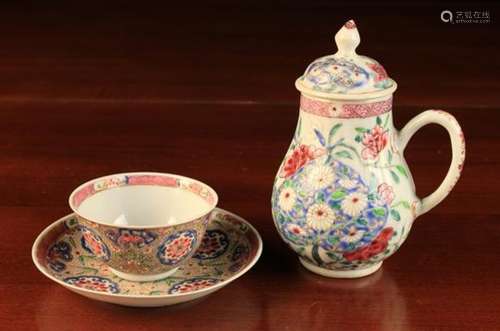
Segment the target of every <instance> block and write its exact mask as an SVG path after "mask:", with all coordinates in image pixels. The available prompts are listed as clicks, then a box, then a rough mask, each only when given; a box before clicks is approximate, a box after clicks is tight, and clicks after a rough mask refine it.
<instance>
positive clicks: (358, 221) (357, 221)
mask: <svg viewBox="0 0 500 331" xmlns="http://www.w3.org/2000/svg"><path fill="white" fill-rule="evenodd" d="M356 223H358V224H361V225H365V226H366V225H368V222H367V221H366V220H365V219H364V218H358V219H357V220H356Z"/></svg>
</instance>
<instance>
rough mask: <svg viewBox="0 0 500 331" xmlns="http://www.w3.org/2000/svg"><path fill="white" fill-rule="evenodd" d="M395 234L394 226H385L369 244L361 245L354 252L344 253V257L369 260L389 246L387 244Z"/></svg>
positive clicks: (351, 259)
mask: <svg viewBox="0 0 500 331" xmlns="http://www.w3.org/2000/svg"><path fill="white" fill-rule="evenodd" d="M393 234H394V229H393V228H385V229H383V230H382V231H381V232H380V233H379V234H378V236H377V238H375V240H373V241H372V242H371V243H370V244H369V245H368V246H365V247H361V248H359V249H357V250H355V251H353V252H346V253H344V258H345V259H346V260H347V261H354V260H360V261H364V260H368V259H369V258H371V257H372V256H375V255H377V254H379V253H382V252H383V251H385V249H386V248H387V244H388V243H389V239H391V237H392V235H393Z"/></svg>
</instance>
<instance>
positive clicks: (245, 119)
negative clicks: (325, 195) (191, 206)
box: [0, 1, 500, 330]
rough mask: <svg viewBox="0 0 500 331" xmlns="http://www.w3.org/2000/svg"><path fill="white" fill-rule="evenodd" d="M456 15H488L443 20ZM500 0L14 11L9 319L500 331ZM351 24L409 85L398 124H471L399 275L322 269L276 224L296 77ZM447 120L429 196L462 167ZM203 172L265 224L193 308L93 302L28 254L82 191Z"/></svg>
mask: <svg viewBox="0 0 500 331" xmlns="http://www.w3.org/2000/svg"><path fill="white" fill-rule="evenodd" d="M443 9H451V10H454V11H456V10H461V11H468V10H469V11H474V10H487V11H489V13H490V18H491V22H490V23H489V24H446V23H443V22H441V21H440V19H439V16H440V13H441V11H442V10H443ZM499 9H500V8H499V7H498V6H497V5H494V4H488V3H485V4H481V5H479V4H470V5H467V4H461V5H452V4H449V5H441V6H433V5H430V4H423V5H419V6H417V5H405V6H401V5H396V4H391V3H385V4H384V5H381V6H379V7H373V6H370V5H367V4H364V5H363V4H358V5H356V6H353V5H350V6H348V5H344V4H342V3H336V4H332V3H331V2H330V1H321V2H315V3H314V4H307V3H306V2H305V1H304V2H298V1H295V2H264V1H261V2H255V1H254V2H250V1H249V2H240V3H234V2H232V1H217V2H213V3H210V4H209V3H203V4H194V3H191V2H190V3H187V2H186V3H185V4H178V3H176V4H175V6H174V4H168V3H163V4H161V5H158V4H157V5H149V4H148V5H146V4H141V3H139V2H136V3H135V4H134V5H123V4H121V3H118V2H116V3H115V4H109V3H107V4H103V3H94V4H92V3H89V2H74V3H69V2H67V3H62V2H61V3H51V4H47V3H45V2H44V3H43V4H42V3H39V4H36V5H33V4H31V5H30V4H27V3H25V2H23V3H17V4H8V5H7V4H3V5H1V8H0V33H1V46H0V197H1V201H0V218H1V227H0V229H1V230H0V252H1V254H2V258H1V259H0V329H2V330H98V329H107V330H153V329H157V330H184V329H186V330H195V329H200V330H201V329H204V330H211V329H214V330H308V329H311V330H313V329H314V330H333V329H334V330H347V329H353V330H354V329H360V330H416V329H419V330H420V329H423V330H427V329H432V330H433V329H438V330H441V329H442V330H459V329H463V330H500V221H499V217H500V203H499V193H500V189H499V187H500V175H499V174H500V153H499V152H500V112H499V110H500V106H499V105H500V83H499V78H498V77H499V76H498V75H499V73H500V61H499V55H500V54H499V50H500V38H499V35H500V34H499V32H500V29H499V24H498V19H497V17H498V14H499V13H500V11H499ZM349 18H354V19H356V21H357V24H358V27H359V29H360V33H361V36H362V44H361V46H360V48H359V52H360V53H362V54H367V55H370V56H373V57H375V58H376V59H378V60H379V61H380V62H382V63H383V64H384V65H385V67H386V69H387V70H388V72H389V74H390V75H391V76H392V77H393V78H394V79H395V80H396V81H397V82H398V84H399V89H398V91H397V92H396V95H395V99H394V102H395V106H394V108H395V118H396V126H397V127H401V126H402V125H403V124H404V123H406V121H408V120H409V119H410V118H411V117H412V116H414V115H416V114H418V113H419V112H421V111H422V110H424V109H427V108H442V109H446V110H448V111H450V112H451V113H453V114H454V115H455V116H456V117H457V119H458V120H459V121H460V123H461V124H462V125H463V129H464V131H465V136H466V140H467V159H466V165H465V169H464V171H463V174H462V178H461V180H460V181H459V183H458V185H457V186H456V188H455V189H454V191H453V192H452V193H451V194H450V196H449V197H448V198H447V199H446V200H445V201H444V202H443V203H442V204H440V205H439V206H438V207H436V208H435V209H434V210H432V211H431V212H430V213H428V214H426V215H424V216H422V217H421V218H420V219H418V221H417V222H416V223H415V225H414V227H413V230H412V233H411V234H410V236H409V238H408V240H407V241H406V243H405V244H404V245H403V247H402V248H401V249H400V251H399V252H398V253H397V254H396V255H394V256H393V257H391V258H390V259H389V260H387V261H386V262H385V263H384V266H383V268H382V270H381V271H380V272H378V273H376V274H374V275H372V276H370V277H367V278H363V279H358V280H332V279H327V278H323V277H320V276H317V275H314V274H311V273H309V272H307V271H305V270H304V269H303V268H302V267H301V266H300V265H299V263H298V260H297V259H296V256H295V255H294V253H292V252H291V251H290V250H288V249H287V247H286V246H285V244H284V243H283V242H282V241H281V240H280V239H279V237H278V234H277V233H276V231H275V229H274V225H273V222H272V218H271V212H270V194H271V188H272V183H273V179H274V175H275V172H276V170H277V168H278V166H279V163H280V162H281V159H282V157H283V155H284V153H285V151H286V149H287V146H288V143H289V141H290V139H291V137H292V132H293V130H294V127H295V123H296V120H297V115H298V93H297V91H296V90H295V89H294V87H293V82H294V80H295V78H296V77H297V76H298V75H300V74H301V72H302V71H303V70H304V69H305V67H306V66H307V64H308V63H309V62H311V61H312V60H313V59H314V58H316V57H319V56H321V55H324V54H329V53H333V52H334V51H335V47H334V43H333V35H334V33H335V32H336V31H337V29H338V28H339V27H340V26H341V24H342V23H343V22H344V21H345V20H347V19H349ZM449 154H450V151H449V142H448V138H447V135H446V133H445V131H444V130H442V129H440V128H438V127H428V128H426V129H424V130H423V131H422V132H419V133H418V134H417V135H416V136H415V138H414V140H413V141H412V142H411V143H410V146H409V147H408V149H407V150H406V157H407V161H408V163H409V164H410V166H411V170H412V173H413V176H414V178H415V181H416V183H417V188H418V193H419V194H420V195H422V196H423V195H425V194H427V193H429V192H431V191H432V190H433V189H434V188H435V187H436V186H437V185H438V184H439V182H440V181H441V179H442V178H443V176H444V174H445V172H446V170H447V168H448V164H449V161H450V155H449ZM134 170H151V171H161V172H172V173H180V174H184V175H187V176H192V177H196V178H199V179H201V180H203V181H206V182H207V183H210V184H211V185H213V187H215V188H216V190H217V191H218V192H219V196H220V204H219V205H220V206H221V207H223V208H226V209H228V210H231V211H233V212H235V213H238V214H240V215H242V216H243V217H245V218H246V219H248V220H249V221H250V222H251V223H252V224H253V225H255V227H256V228H257V229H258V230H259V231H260V233H261V235H262V237H263V240H264V252H263V255H262V257H261V259H260V261H259V262H258V263H257V265H256V266H255V267H254V268H253V269H252V270H251V271H250V272H248V273H247V274H246V275H245V276H243V277H242V278H240V279H239V280H238V281H236V282H234V283H232V284H230V285H229V286H227V287H226V288H224V289H222V290H220V291H219V292H216V293H214V294H213V295H211V296H209V297H207V298H206V299H204V300H202V301H199V302H195V303H192V304H185V305H180V306H175V307H164V308H156V309H137V308H135V309H134V308H126V307H120V306H115V305H110V304H105V303H100V302H95V301H91V300H89V299H86V298H83V297H81V296H78V295H76V294H74V293H71V292H69V291H68V290H66V289H64V288H62V287H60V286H58V285H57V284H54V283H52V282H51V281H50V280H48V279H47V278H45V277H44V276H43V275H41V274H40V273H39V272H38V271H37V270H36V269H35V267H34V265H33V264H32V262H31V257H30V248H31V245H32V243H33V240H34V239H35V237H36V236H37V235H38V233H39V232H40V231H41V230H42V229H43V228H44V227H46V226H47V225H48V224H50V223H51V222H52V221H54V220H55V219H57V218H59V217H61V216H63V215H65V214H67V213H69V211H70V210H69V208H68V206H67V202H66V201H67V196H68V194H69V193H70V192H71V191H72V189H73V188H74V187H76V186H77V185H78V184H79V183H81V182H83V181H85V180H88V179H90V178H94V177H96V176H100V175H104V174H110V173H115V172H122V171H134Z"/></svg>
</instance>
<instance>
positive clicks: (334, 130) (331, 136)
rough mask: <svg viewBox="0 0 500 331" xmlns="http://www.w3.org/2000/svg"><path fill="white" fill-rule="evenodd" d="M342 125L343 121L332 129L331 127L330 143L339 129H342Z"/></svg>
mask: <svg viewBox="0 0 500 331" xmlns="http://www.w3.org/2000/svg"><path fill="white" fill-rule="evenodd" d="M341 126H342V123H338V124H335V125H334V126H333V127H332V128H331V129H330V134H329V135H328V144H331V143H332V139H333V136H334V135H335V133H337V131H338V130H339V129H340V127H341Z"/></svg>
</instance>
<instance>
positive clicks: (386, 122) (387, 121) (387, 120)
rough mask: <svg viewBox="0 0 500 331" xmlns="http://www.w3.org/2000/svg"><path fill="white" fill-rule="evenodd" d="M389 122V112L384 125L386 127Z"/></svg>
mask: <svg viewBox="0 0 500 331" xmlns="http://www.w3.org/2000/svg"><path fill="white" fill-rule="evenodd" d="M388 123H389V114H387V116H386V117H385V121H384V125H383V127H384V128H386V127H387V124H388Z"/></svg>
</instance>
